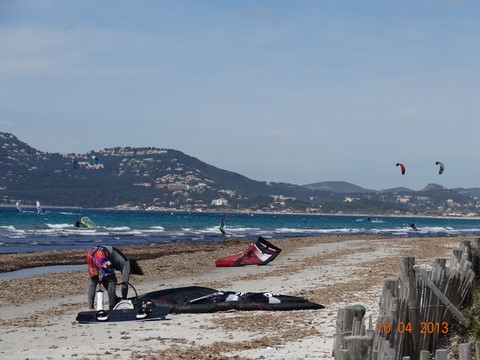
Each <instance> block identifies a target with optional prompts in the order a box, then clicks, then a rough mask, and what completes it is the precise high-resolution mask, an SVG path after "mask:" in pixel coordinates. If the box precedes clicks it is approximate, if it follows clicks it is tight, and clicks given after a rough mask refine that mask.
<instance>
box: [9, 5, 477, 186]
mask: <svg viewBox="0 0 480 360" xmlns="http://www.w3.org/2000/svg"><path fill="white" fill-rule="evenodd" d="M479 15H480V2H479V1H478V0H468V1H466V0H369V1H362V0H267V1H256V0H238V1H233V0H232V1H227V0H178V1H170V0H164V1H163V0H151V1H146V0H137V1H133V0H131V1H126V0H102V1H98V0H95V1H93V0H82V1H64V0H31V1H29V0H0V131H5V132H9V133H12V134H13V135H15V136H16V137H17V138H19V140H21V141H23V142H26V143H27V144H29V145H30V146H32V147H34V148H36V149H38V150H40V151H45V152H54V153H61V154H69V153H78V154H81V153H87V152H89V151H91V150H94V151H99V150H102V149H105V148H111V147H118V146H120V147H123V146H131V147H158V148H170V149H175V150H179V151H182V152H184V153H186V154H187V155H190V156H193V157H196V158H198V159H200V160H202V161H204V162H206V163H208V164H211V165H213V166H216V167H219V168H221V169H224V170H228V171H233V172H236V173H239V174H241V175H245V176H247V177H249V178H251V179H254V180H259V181H273V182H286V183H292V184H298V185H305V184H311V183H315V182H320V181H347V182H350V183H353V184H356V185H359V186H362V187H364V188H367V189H374V190H381V189H388V188H393V187H400V186H404V187H408V188H410V189H413V190H420V189H422V188H424V187H425V186H426V185H427V184H429V183H436V184H440V185H443V186H445V187H447V188H457V187H480V141H478V139H479V136H480V121H479V118H480V101H479V100H480V71H479V70H480V21H478V19H479ZM436 161H441V162H443V163H444V164H445V172H444V173H443V174H442V175H439V174H438V166H437V165H435V162H436ZM399 162H401V163H403V164H404V165H405V167H406V173H405V175H401V172H400V168H399V167H396V163H399Z"/></svg>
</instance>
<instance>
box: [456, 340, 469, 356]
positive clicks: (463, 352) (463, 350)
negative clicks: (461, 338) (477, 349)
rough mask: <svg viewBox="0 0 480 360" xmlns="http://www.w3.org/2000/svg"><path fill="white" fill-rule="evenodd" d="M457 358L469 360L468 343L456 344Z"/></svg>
mask: <svg viewBox="0 0 480 360" xmlns="http://www.w3.org/2000/svg"><path fill="white" fill-rule="evenodd" d="M458 360H470V344H468V343H466V344H460V345H458Z"/></svg>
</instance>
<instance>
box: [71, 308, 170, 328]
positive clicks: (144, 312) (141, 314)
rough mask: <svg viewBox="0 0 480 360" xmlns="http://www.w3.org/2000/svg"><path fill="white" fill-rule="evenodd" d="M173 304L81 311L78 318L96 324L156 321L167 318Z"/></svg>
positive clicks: (79, 320) (82, 321)
mask: <svg viewBox="0 0 480 360" xmlns="http://www.w3.org/2000/svg"><path fill="white" fill-rule="evenodd" d="M171 308H172V307H171V306H157V307H153V308H151V309H143V308H142V309H121V310H110V311H108V310H105V311H101V312H100V311H81V312H79V313H78V314H77V318H76V320H77V321H78V322H79V323H81V324H95V323H102V322H119V321H155V320H165V317H166V316H167V315H168V314H169V313H170V310H171Z"/></svg>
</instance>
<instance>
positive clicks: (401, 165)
mask: <svg viewBox="0 0 480 360" xmlns="http://www.w3.org/2000/svg"><path fill="white" fill-rule="evenodd" d="M396 166H400V169H402V175H405V165H403V164H402V163H397V165H396Z"/></svg>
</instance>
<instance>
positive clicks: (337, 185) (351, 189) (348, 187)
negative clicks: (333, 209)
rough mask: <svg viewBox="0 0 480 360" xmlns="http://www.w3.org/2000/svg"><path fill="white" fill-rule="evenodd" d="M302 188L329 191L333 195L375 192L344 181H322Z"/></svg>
mask: <svg viewBox="0 0 480 360" xmlns="http://www.w3.org/2000/svg"><path fill="white" fill-rule="evenodd" d="M303 186H304V187H305V188H307V189H309V190H319V191H331V192H335V193H345V194H348V193H367V192H375V191H374V190H368V189H365V188H362V187H361V186H358V185H354V184H351V183H348V182H346V181H322V182H316V183H313V184H307V185H303Z"/></svg>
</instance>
